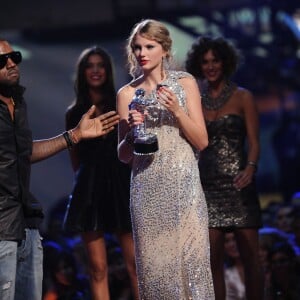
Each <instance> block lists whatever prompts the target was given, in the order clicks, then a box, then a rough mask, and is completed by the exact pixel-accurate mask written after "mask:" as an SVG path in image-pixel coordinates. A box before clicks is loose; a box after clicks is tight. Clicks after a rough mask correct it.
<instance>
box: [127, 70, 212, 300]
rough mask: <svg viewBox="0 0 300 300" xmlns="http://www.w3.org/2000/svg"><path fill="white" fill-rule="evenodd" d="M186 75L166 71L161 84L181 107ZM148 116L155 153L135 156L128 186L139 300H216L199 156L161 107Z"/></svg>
mask: <svg viewBox="0 0 300 300" xmlns="http://www.w3.org/2000/svg"><path fill="white" fill-rule="evenodd" d="M186 76H190V75H189V74H187V73H185V72H174V71H173V72H169V74H168V78H167V80H165V82H164V84H167V85H168V86H169V87H170V88H171V89H172V90H173V92H175V93H176V95H177V97H178V100H179V102H180V105H181V106H182V107H184V109H186V103H185V93H184V90H183V89H182V87H181V86H180V85H179V83H178V79H179V78H182V77H186ZM149 96H150V97H155V93H154V92H153V93H152V94H151V95H149ZM148 112H149V117H148V120H147V127H148V130H149V131H150V132H155V133H156V134H157V136H158V143H159V151H158V152H156V153H155V154H154V155H147V156H135V157H134V161H133V169H132V183H131V216H132V221H133V233H134V240H135V247H136V263H137V274H138V281H139V291H140V299H143V300H154V299H157V300H164V299H165V300H184V299H194V300H209V299H214V293H213V284H212V277H211V269H210V262H209V239H208V216H207V207H206V202H205V198H204V194H203V191H202V187H201V183H200V177H199V172H198V166H197V154H196V153H195V152H194V151H193V148H192V147H191V145H190V144H189V143H188V142H187V140H186V139H185V138H184V137H183V135H182V134H181V132H180V129H179V127H178V124H177V121H176V119H175V118H174V117H173V115H172V113H170V112H168V111H167V110H166V109H165V108H163V106H161V105H160V104H159V103H157V104H155V105H154V106H152V107H150V108H149V109H148Z"/></svg>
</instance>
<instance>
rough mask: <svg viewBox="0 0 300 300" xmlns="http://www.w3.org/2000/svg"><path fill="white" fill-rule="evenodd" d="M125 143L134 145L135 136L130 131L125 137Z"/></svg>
mask: <svg viewBox="0 0 300 300" xmlns="http://www.w3.org/2000/svg"><path fill="white" fill-rule="evenodd" d="M124 141H125V143H126V144H128V145H130V146H132V145H133V143H134V136H133V132H132V131H128V132H127V133H126V135H125V138H124Z"/></svg>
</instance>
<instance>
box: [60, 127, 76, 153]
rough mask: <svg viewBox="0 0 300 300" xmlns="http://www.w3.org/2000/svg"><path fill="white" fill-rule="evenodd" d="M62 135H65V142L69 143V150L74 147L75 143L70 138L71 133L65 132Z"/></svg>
mask: <svg viewBox="0 0 300 300" xmlns="http://www.w3.org/2000/svg"><path fill="white" fill-rule="evenodd" d="M62 135H63V137H64V139H65V141H66V143H67V147H68V149H71V148H72V147H73V146H74V143H73V141H72V139H71V137H70V134H69V132H68V131H65V132H64V133H63V134H62Z"/></svg>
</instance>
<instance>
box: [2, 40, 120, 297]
mask: <svg viewBox="0 0 300 300" xmlns="http://www.w3.org/2000/svg"><path fill="white" fill-rule="evenodd" d="M21 61H22V55H21V53H20V52H19V51H14V50H13V49H12V47H11V46H10V44H9V43H8V42H7V41H6V40H2V39H0V299H1V300H16V299H17V300H19V299H26V300H29V299H30V300H40V299H41V293H42V246H41V241H40V235H39V232H38V227H39V224H40V222H41V220H42V217H43V213H42V209H41V206H40V205H39V203H38V201H36V200H35V199H34V197H33V196H32V195H31V194H30V192H29V183H30V169H31V163H34V162H37V161H41V160H43V159H46V158H48V157H50V156H52V155H54V154H56V153H58V152H60V151H62V150H64V149H66V148H71V147H72V146H73V145H74V144H76V143H78V142H80V141H81V140H82V139H85V138H93V137H98V136H101V135H104V134H107V133H108V132H110V131H111V130H112V129H113V128H114V125H116V124H117V123H118V120H119V116H118V115H117V114H116V113H115V112H113V111H112V112H108V113H106V114H103V115H101V116H99V117H96V118H93V117H92V116H93V113H94V110H95V107H93V106H92V107H91V109H90V110H89V111H88V112H87V113H86V114H85V115H84V116H83V117H82V119H81V121H80V122H79V123H78V125H77V126H76V127H75V128H73V129H72V130H69V131H66V132H64V133H63V134H60V135H58V136H56V137H53V138H50V139H45V140H37V141H33V140H32V135H31V130H30V128H29V125H28V120H27V111H26V103H25V101H24V98H23V93H24V91H25V89H24V87H22V86H21V85H20V84H19V78H20V74H19V68H18V64H19V63H20V62H21ZM18 246H19V247H18ZM28 250H29V251H28ZM23 279H26V282H25V281H23ZM16 281H17V282H18V293H16V294H15V285H16Z"/></svg>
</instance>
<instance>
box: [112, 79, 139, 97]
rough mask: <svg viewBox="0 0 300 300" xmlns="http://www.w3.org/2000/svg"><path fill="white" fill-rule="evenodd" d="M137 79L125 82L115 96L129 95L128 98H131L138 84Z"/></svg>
mask: <svg viewBox="0 0 300 300" xmlns="http://www.w3.org/2000/svg"><path fill="white" fill-rule="evenodd" d="M139 81H140V80H139V79H137V80H133V81H131V82H129V83H127V84H126V85H124V86H122V87H121V88H120V89H119V90H118V92H117V96H118V97H130V98H132V96H133V94H134V91H135V89H136V87H137V86H138V85H139Z"/></svg>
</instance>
